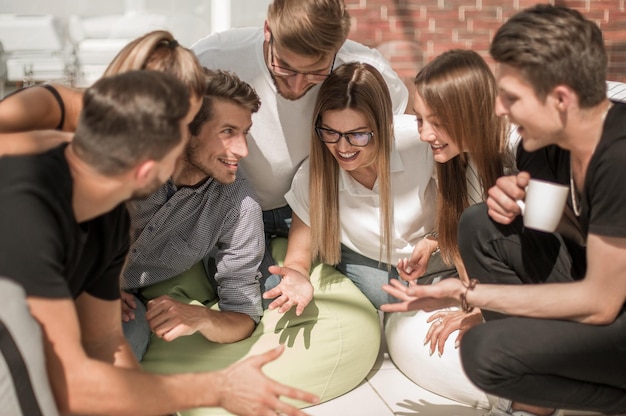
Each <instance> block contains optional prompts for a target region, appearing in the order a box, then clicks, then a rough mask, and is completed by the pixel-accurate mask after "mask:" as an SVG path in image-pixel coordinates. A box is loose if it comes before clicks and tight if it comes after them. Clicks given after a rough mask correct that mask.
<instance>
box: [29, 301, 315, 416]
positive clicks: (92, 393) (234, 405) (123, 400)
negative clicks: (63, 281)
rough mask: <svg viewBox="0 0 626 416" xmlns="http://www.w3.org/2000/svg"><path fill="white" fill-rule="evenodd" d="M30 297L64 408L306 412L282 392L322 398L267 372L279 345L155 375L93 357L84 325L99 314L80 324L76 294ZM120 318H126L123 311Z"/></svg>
mask: <svg viewBox="0 0 626 416" xmlns="http://www.w3.org/2000/svg"><path fill="white" fill-rule="evenodd" d="M28 303H29V306H30V309H31V313H32V314H33V316H34V317H35V319H36V320H37V321H38V322H39V323H40V324H41V327H42V330H43V333H44V345H45V354H46V363H47V366H48V374H49V377H50V381H51V385H52V390H53V392H54V395H55V399H56V401H57V405H58V407H59V409H60V411H61V413H72V414H76V413H77V414H88V413H91V412H93V410H94V409H98V412H99V413H102V414H116V415H136V414H154V415H157V414H164V413H173V412H175V411H177V410H183V409H188V408H194V407H203V406H220V407H224V408H226V409H227V410H229V411H230V412H232V413H235V414H240V415H275V414H276V410H279V411H282V412H285V413H286V414H288V415H294V416H302V415H304V413H302V412H301V411H299V410H297V409H295V408H294V407H292V406H290V405H287V404H286V403H284V402H281V401H280V400H279V396H286V397H293V398H296V399H300V400H305V401H310V402H315V401H317V399H316V398H315V397H314V396H313V395H310V394H307V393H304V392H302V391H299V390H296V389H293V388H289V387H286V386H283V385H280V384H278V383H276V382H274V381H272V380H270V379H268V378H266V377H265V376H264V375H263V373H262V371H261V367H262V366H263V365H265V364H266V363H267V362H269V361H272V360H274V359H276V358H277V357H278V356H279V355H280V354H281V352H282V349H280V348H279V349H275V350H272V351H270V352H267V353H265V354H263V355H261V356H256V357H252V358H249V359H247V360H245V361H243V362H240V363H237V364H235V365H232V366H230V367H228V368H227V369H225V370H223V371H219V372H214V373H193V374H179V375H156V374H150V373H145V372H142V371H139V370H132V369H121V368H116V367H114V366H112V365H111V364H108V363H105V362H103V361H100V360H95V359H92V358H90V357H89V356H88V355H87V354H86V353H85V350H84V349H83V348H82V345H81V332H80V328H81V327H83V328H87V327H91V326H92V325H94V327H98V323H97V322H94V320H93V318H94V315H95V314H91V315H89V318H88V319H89V321H85V322H81V323H80V324H79V320H78V317H77V315H76V309H75V308H74V302H73V301H72V300H71V299H44V298H28ZM118 309H119V305H118ZM100 318H101V317H100ZM117 319H118V321H117V322H118V323H119V322H121V321H120V320H119V313H118V314H117ZM275 409H276V410H275Z"/></svg>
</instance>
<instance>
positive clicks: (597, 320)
mask: <svg viewBox="0 0 626 416" xmlns="http://www.w3.org/2000/svg"><path fill="white" fill-rule="evenodd" d="M619 311H620V309H617V308H608V307H605V308H602V309H600V310H598V311H595V312H594V313H592V314H590V315H589V316H588V317H587V318H586V319H584V320H583V321H582V322H583V323H586V324H590V325H609V324H612V323H613V322H614V321H615V319H616V318H617V315H618V313H619Z"/></svg>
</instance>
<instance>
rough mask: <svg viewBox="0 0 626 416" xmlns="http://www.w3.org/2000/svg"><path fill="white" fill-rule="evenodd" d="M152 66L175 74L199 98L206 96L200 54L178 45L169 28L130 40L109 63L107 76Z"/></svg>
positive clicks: (152, 68) (106, 71)
mask: <svg viewBox="0 0 626 416" xmlns="http://www.w3.org/2000/svg"><path fill="white" fill-rule="evenodd" d="M139 69H149V70H153V71H160V72H166V73H169V74H171V75H174V76H175V77H176V78H178V79H179V80H181V81H182V82H183V84H185V85H186V86H187V87H188V88H189V90H190V92H191V93H192V94H193V95H195V96H196V97H202V96H203V94H204V90H205V82H204V75H203V69H202V65H200V62H199V61H198V58H197V57H196V55H195V54H194V53H193V52H192V51H190V50H189V49H187V48H185V47H183V46H181V45H179V44H178V41H176V39H174V36H173V35H172V34H171V33H170V32H168V31H166V30H155V31H152V32H149V33H146V34H145V35H143V36H141V37H139V38H137V39H135V40H133V41H131V42H130V43H128V44H127V45H126V46H125V47H124V48H123V49H122V50H121V51H120V52H119V53H118V54H117V55H116V56H115V58H113V61H111V63H110V64H109V66H108V67H107V69H106V70H105V71H104V76H110V75H115V74H119V73H122V72H126V71H132V70H139Z"/></svg>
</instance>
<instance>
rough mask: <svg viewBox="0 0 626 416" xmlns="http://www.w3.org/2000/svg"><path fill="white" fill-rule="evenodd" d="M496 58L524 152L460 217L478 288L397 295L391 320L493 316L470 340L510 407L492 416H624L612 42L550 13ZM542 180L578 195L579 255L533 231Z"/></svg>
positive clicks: (623, 225) (519, 32)
mask: <svg viewBox="0 0 626 416" xmlns="http://www.w3.org/2000/svg"><path fill="white" fill-rule="evenodd" d="M490 53H491V55H492V56H493V58H494V59H495V61H496V62H497V68H496V78H497V81H498V90H499V92H498V98H497V103H496V110H497V111H498V113H499V114H500V115H503V116H507V117H508V118H509V120H510V121H511V123H514V124H516V125H517V131H518V133H519V135H520V136H521V137H522V143H521V145H522V148H521V149H520V151H519V153H518V168H519V169H520V173H519V174H517V175H513V176H509V177H502V178H500V179H498V181H497V183H496V186H494V187H493V188H491V189H490V190H489V197H488V199H487V202H486V204H481V205H478V206H474V207H471V208H468V209H467V210H466V211H465V212H464V213H463V215H462V217H461V220H460V223H459V248H460V251H461V255H462V258H463V262H464V264H465V267H466V269H467V272H468V275H469V277H470V278H474V279H476V281H471V283H470V284H469V285H467V286H464V285H463V284H462V283H461V282H460V281H459V280H455V279H447V280H444V281H442V282H441V283H439V284H437V285H433V286H430V287H422V286H415V287H409V288H408V289H402V288H401V287H399V286H396V285H394V286H388V287H387V288H386V290H387V291H388V292H389V293H391V294H394V295H395V296H397V297H399V298H401V299H403V300H404V302H403V303H402V304H400V305H398V306H392V305H389V307H385V308H384V310H387V311H399V310H406V309H432V308H434V307H442V306H450V305H454V304H457V305H459V304H460V305H461V307H462V309H463V310H465V311H470V310H471V309H472V307H479V308H481V310H482V312H483V316H484V317H485V319H486V321H487V322H486V323H485V324H483V325H478V326H476V327H474V328H472V329H470V330H469V331H468V332H467V333H466V334H465V335H464V336H463V339H462V342H461V358H462V363H463V367H464V369H465V372H466V373H467V375H468V377H469V378H470V379H471V380H472V381H473V382H474V383H476V384H477V385H478V386H479V387H480V388H482V389H483V390H485V391H486V392H488V393H491V394H494V395H497V396H499V397H501V398H502V399H499V400H498V401H497V403H496V405H495V406H494V408H493V409H492V410H491V412H490V415H491V416H504V415H516V416H522V415H540V416H546V415H553V414H558V410H557V409H558V408H566V409H576V410H590V411H596V412H601V413H603V414H617V413H623V412H625V411H626V331H625V330H624V328H626V308H625V307H624V306H625V305H624V302H625V300H626V186H625V185H626V166H625V163H624V162H625V161H626V104H623V103H612V102H610V101H609V100H607V98H606V84H605V78H606V67H607V55H606V51H605V48H604V44H603V40H602V32H601V31H600V29H599V28H598V26H597V25H596V24H595V23H594V22H592V21H590V20H587V19H585V18H584V17H583V16H582V15H581V14H580V13H579V12H577V11H574V10H571V9H568V8H565V7H558V6H549V5H537V6H535V7H533V8H530V9H527V10H524V11H522V12H520V13H518V14H517V15H515V16H513V17H511V18H510V19H509V20H508V21H507V22H506V23H505V24H504V25H503V26H502V27H501V28H500V29H499V30H498V32H497V33H496V35H495V37H494V39H493V42H492V45H491V48H490ZM531 177H534V178H542V179H546V180H550V181H553V182H560V183H563V184H567V185H569V186H570V191H571V192H570V201H569V202H568V206H569V209H570V210H571V211H572V212H573V217H574V220H575V222H576V226H577V228H578V230H579V231H580V233H581V235H582V238H581V239H579V240H578V242H576V241H574V240H572V239H570V238H569V236H568V235H565V234H563V233H544V232H539V231H534V230H531V229H527V228H525V227H524V226H523V223H522V219H521V217H520V208H519V206H518V205H517V203H516V201H517V200H521V199H524V197H525V195H526V192H525V188H526V186H527V185H528V182H529V179H530V178H531ZM581 240H582V242H583V243H582V244H580V241H581ZM453 280H455V281H453ZM478 282H480V283H481V284H477V283H478ZM485 283H487V284H485Z"/></svg>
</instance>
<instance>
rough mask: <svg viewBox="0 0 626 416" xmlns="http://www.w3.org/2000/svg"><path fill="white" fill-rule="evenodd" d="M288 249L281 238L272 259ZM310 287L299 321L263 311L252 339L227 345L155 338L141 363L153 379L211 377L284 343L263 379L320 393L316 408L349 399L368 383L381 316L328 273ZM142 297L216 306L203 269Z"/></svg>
mask: <svg viewBox="0 0 626 416" xmlns="http://www.w3.org/2000/svg"><path fill="white" fill-rule="evenodd" d="M286 248H287V240H286V239H284V238H278V239H275V240H274V241H273V243H272V253H273V255H274V258H275V259H277V263H278V264H282V260H283V259H284V255H285V252H286ZM311 282H312V284H313V287H314V289H315V292H314V293H315V294H314V298H313V300H312V301H311V303H310V304H309V305H308V306H307V308H306V309H305V311H304V313H303V314H302V315H301V316H296V314H295V313H294V312H293V310H292V311H290V312H288V313H286V314H279V313H277V312H276V311H275V310H274V311H270V310H266V311H265V314H264V316H263V318H262V319H261V322H260V323H259V325H258V326H257V328H256V330H255V331H254V333H253V334H252V335H251V336H250V337H249V338H247V339H245V340H242V341H239V342H236V343H232V344H217V343H213V342H209V341H207V340H206V339H205V338H204V337H203V336H202V335H200V334H194V335H192V336H187V337H181V338H179V339H177V340H175V341H172V342H169V343H168V342H165V341H163V340H161V339H159V338H157V337H156V336H154V335H153V336H152V339H151V342H150V346H149V348H148V351H147V352H146V354H145V356H144V358H143V361H142V363H141V364H142V366H143V368H144V369H145V370H147V371H151V372H155V373H178V372H197V371H212V370H219V369H222V368H225V367H227V366H228V365H229V364H232V363H234V362H236V361H239V360H241V359H242V358H246V357H249V356H250V355H256V354H259V353H262V352H265V351H267V350H269V349H271V348H273V347H275V346H276V345H278V344H284V345H285V346H286V348H285V352H284V353H283V355H282V356H281V357H280V358H279V359H278V360H276V361H274V362H271V363H269V364H267V365H266V366H265V367H264V372H265V374H267V375H268V376H269V377H271V378H273V379H275V380H277V381H279V382H281V383H283V384H287V385H290V386H293V387H297V388H300V389H303V390H306V391H309V392H312V393H314V394H317V395H318V396H319V397H320V401H321V402H324V401H327V400H330V399H333V398H335V397H337V396H340V395H342V394H344V393H347V392H348V391H350V390H352V389H353V388H354V387H356V386H358V385H359V384H360V383H361V382H362V381H363V380H364V379H365V376H366V375H367V374H368V373H369V371H370V370H371V368H372V366H373V364H374V362H375V360H376V357H377V355H378V349H379V346H380V337H381V333H380V323H379V318H378V314H377V312H376V310H375V308H374V307H373V306H372V304H371V303H370V302H369V301H368V300H367V298H366V297H365V296H364V295H363V294H362V293H361V291H360V290H359V289H357V288H356V286H354V284H353V283H352V282H351V281H350V280H349V279H347V278H346V277H345V276H344V275H342V274H341V273H339V272H338V271H337V270H336V269H335V268H333V267H330V266H328V265H325V264H318V265H315V266H314V267H313V269H312V272H311ZM143 294H144V296H146V297H147V298H149V299H150V298H154V297H157V296H160V295H164V294H167V295H170V296H172V297H173V298H175V299H177V300H180V301H183V302H187V303H196V304H199V303H202V304H205V305H211V307H212V308H217V305H216V299H215V293H214V292H213V290H212V288H211V286H210V284H209V283H208V280H207V278H206V275H205V272H204V268H203V267H202V264H197V265H196V266H194V267H193V268H192V269H190V270H188V271H187V272H185V273H183V274H181V275H179V276H177V277H175V278H174V279H171V280H169V281H167V282H162V283H159V284H157V285H154V286H151V287H150V288H147V289H146V290H144V292H143ZM207 302H209V303H207ZM290 403H292V404H295V405H298V406H300V407H304V406H306V405H307V404H306V403H303V402H296V401H290ZM226 414H229V413H228V412H226V411H225V410H223V409H219V408H202V409H195V410H189V411H186V412H183V413H182V415H185V416H192V415H193V416H199V415H226Z"/></svg>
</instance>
